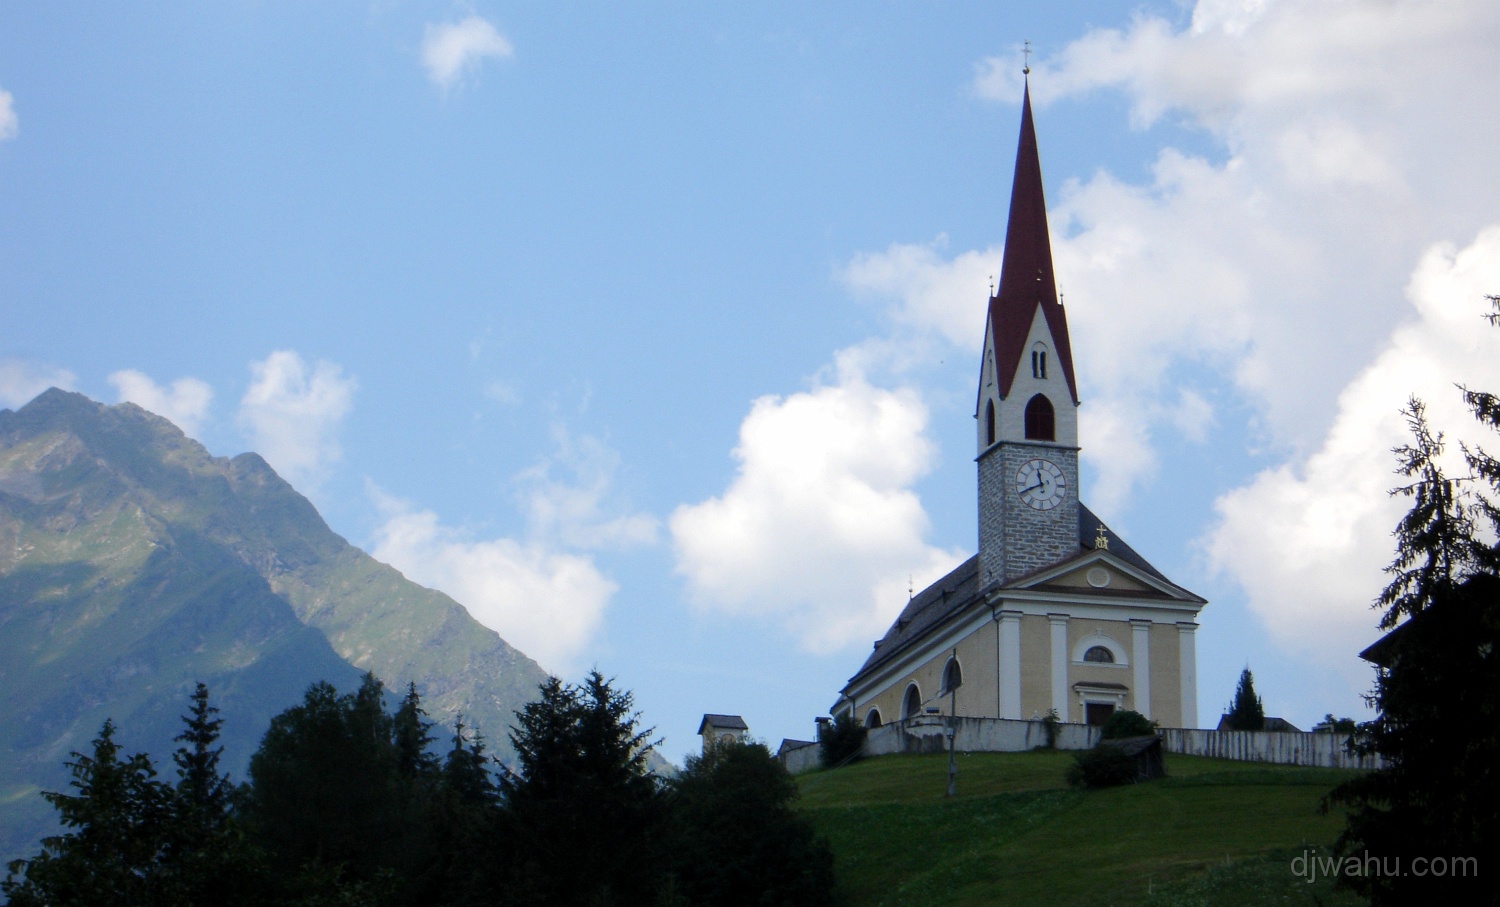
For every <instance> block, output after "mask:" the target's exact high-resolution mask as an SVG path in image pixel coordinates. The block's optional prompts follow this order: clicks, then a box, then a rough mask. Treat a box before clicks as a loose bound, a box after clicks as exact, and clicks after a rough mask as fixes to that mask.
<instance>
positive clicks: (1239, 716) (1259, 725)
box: [1225, 665, 1266, 731]
mask: <svg viewBox="0 0 1500 907" xmlns="http://www.w3.org/2000/svg"><path fill="white" fill-rule="evenodd" d="M1225 717H1226V718H1227V719H1228V725H1229V729H1230V730H1232V731H1260V730H1264V729H1265V727H1266V709H1265V706H1263V705H1261V702H1260V697H1259V696H1257V695H1256V694H1255V677H1254V676H1252V675H1251V673H1250V667H1249V665H1246V666H1245V669H1244V670H1243V671H1241V672H1240V682H1239V684H1238V685H1237V686H1236V687H1235V688H1234V701H1233V702H1232V703H1230V705H1229V711H1228V712H1227V713H1225Z"/></svg>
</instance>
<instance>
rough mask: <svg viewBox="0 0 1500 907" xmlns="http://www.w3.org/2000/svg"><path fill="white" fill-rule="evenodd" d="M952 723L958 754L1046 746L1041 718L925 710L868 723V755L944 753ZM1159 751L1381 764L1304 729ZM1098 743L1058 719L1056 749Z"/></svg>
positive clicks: (1081, 727)
mask: <svg viewBox="0 0 1500 907" xmlns="http://www.w3.org/2000/svg"><path fill="white" fill-rule="evenodd" d="M950 725H951V726H952V727H953V732H954V743H955V748H956V749H957V750H958V751H959V752H960V753H1017V752H1023V751H1025V750H1031V749H1035V748H1037V747H1039V746H1046V745H1047V728H1046V725H1045V724H1044V723H1043V722H1041V721H1017V720H1013V719H1006V718H947V717H943V716H937V715H923V716H921V717H918V718H911V719H908V720H906V721H899V722H896V723H894V724H887V725H882V726H881V727H878V728H871V729H870V734H869V736H868V737H867V738H866V740H865V750H864V752H865V755H866V756H888V755H892V754H894V753H944V752H947V751H948V748H947V743H946V742H945V736H944V735H945V731H946V729H947V728H948V727H949V726H950ZM1157 733H1159V734H1160V735H1161V747H1162V751H1163V752H1167V753H1180V754H1182V755H1187V756H1211V757H1213V758H1216V759H1237V760H1239V761H1242V762H1272V763H1276V764H1278V765H1320V766H1327V767H1332V768H1367V769H1368V768H1379V767H1380V759H1379V757H1366V758H1363V759H1361V758H1356V757H1354V756H1351V755H1349V754H1348V753H1347V752H1345V751H1344V735H1342V734H1314V733H1311V732H1307V731H1299V732H1295V733H1292V732H1285V731H1209V730H1201V729H1197V728H1163V729H1161V730H1160V731H1158V732H1157ZM1098 742H1099V728H1097V727H1090V726H1089V725H1086V724H1059V725H1058V726H1057V748H1058V749H1060V750H1086V749H1089V748H1090V747H1092V746H1093V745H1094V744H1096V743H1098ZM819 749H820V747H817V746H809V747H803V748H802V749H797V750H792V751H791V752H789V753H787V754H786V755H785V756H784V757H783V762H784V763H785V765H786V767H787V770H788V771H790V772H792V773H793V774H796V773H798V772H803V771H808V770H810V769H813V768H816V767H817V766H818V751H819Z"/></svg>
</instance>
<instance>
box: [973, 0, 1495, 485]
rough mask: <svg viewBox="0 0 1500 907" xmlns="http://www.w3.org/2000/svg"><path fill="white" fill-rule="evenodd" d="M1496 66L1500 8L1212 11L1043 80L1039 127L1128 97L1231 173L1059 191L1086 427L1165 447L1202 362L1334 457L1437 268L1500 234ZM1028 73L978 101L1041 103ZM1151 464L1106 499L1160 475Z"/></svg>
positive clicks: (1050, 68) (1169, 163)
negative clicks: (1138, 431)
mask: <svg viewBox="0 0 1500 907" xmlns="http://www.w3.org/2000/svg"><path fill="white" fill-rule="evenodd" d="M1497 42H1500V7H1497V6H1495V5H1494V4H1492V3H1486V2H1478V0H1469V2H1453V3H1444V4H1441V5H1434V4H1431V3H1423V2H1417V0H1394V2H1389V3H1378V4H1375V3H1367V4H1358V3H1334V2H1325V0H1278V2H1272V0H1238V2H1237V0H1202V2H1199V3H1198V4H1197V6H1196V8H1195V9H1194V11H1193V16H1192V23H1191V25H1190V26H1188V27H1187V28H1184V29H1181V30H1179V29H1176V28H1175V27H1174V26H1172V25H1171V24H1169V23H1167V22H1165V21H1164V20H1162V19H1158V18H1151V17H1143V18H1137V19H1136V20H1134V21H1133V22H1132V24H1131V25H1130V26H1128V27H1126V28H1123V29H1100V30H1095V31H1093V32H1090V33H1088V34H1086V35H1085V36H1083V37H1082V38H1080V39H1078V40H1077V41H1074V42H1072V43H1070V44H1068V45H1067V46H1065V47H1063V48H1062V49H1061V50H1059V51H1058V52H1057V53H1056V54H1054V55H1051V56H1049V57H1047V58H1045V59H1039V60H1035V61H1034V62H1033V65H1032V75H1031V87H1032V100H1033V102H1034V103H1035V104H1036V105H1037V107H1038V110H1039V111H1045V108H1046V107H1047V105H1048V104H1052V103H1057V102H1058V101H1059V100H1061V99H1064V98H1067V97H1070V96H1076V95H1080V94H1084V93H1088V92H1092V91H1099V90H1117V91H1121V92H1123V93H1124V94H1125V96H1126V97H1127V99H1128V101H1129V103H1130V105H1131V110H1132V119H1133V122H1134V123H1135V125H1137V126H1138V127H1141V128H1145V127H1147V126H1149V125H1151V124H1152V123H1154V122H1156V121H1157V120H1159V119H1162V118H1163V117H1167V116H1171V117H1174V118H1176V119H1178V120H1180V121H1181V122H1183V123H1185V124H1186V125H1188V126H1189V127H1191V128H1194V129H1197V130H1200V131H1201V132H1202V133H1204V134H1206V135H1207V136H1208V137H1209V138H1210V139H1211V140H1213V141H1214V142H1216V143H1217V144H1218V146H1219V149H1220V150H1221V152H1222V159H1218V160H1214V159H1210V158H1208V157H1201V156H1197V155H1191V154H1186V153H1183V152H1181V151H1179V150H1176V149H1173V148H1170V147H1168V148H1163V149H1162V150H1161V151H1160V153H1159V154H1158V156H1157V159H1156V161H1155V163H1154V166H1153V168H1152V178H1151V180H1150V181H1149V182H1148V183H1146V184H1144V185H1137V184H1131V183H1126V182H1123V181H1121V180H1120V179H1119V178H1118V177H1116V176H1113V175H1111V174H1109V173H1106V172H1102V171H1101V172H1099V173H1097V174H1095V175H1093V176H1092V177H1090V178H1088V179H1087V180H1084V181H1081V182H1071V183H1066V184H1064V185H1063V186H1062V188H1061V191H1054V193H1053V198H1052V199H1051V201H1052V205H1051V218H1052V228H1053V250H1054V257H1055V259H1056V263H1057V273H1058V276H1059V280H1060V286H1061V288H1062V289H1064V290H1065V291H1066V293H1067V298H1068V300H1069V308H1070V314H1071V315H1072V316H1073V317H1072V318H1070V322H1071V325H1072V328H1073V339H1074V348H1075V356H1076V358H1077V361H1078V366H1079V369H1080V372H1081V375H1080V378H1081V386H1082V392H1083V394H1084V397H1085V403H1086V405H1085V407H1084V412H1083V414H1082V417H1083V418H1084V419H1085V420H1086V422H1087V420H1088V419H1089V418H1090V417H1089V415H1088V410H1089V409H1090V408H1091V407H1095V406H1100V407H1101V408H1104V409H1106V410H1109V409H1113V410H1116V411H1120V412H1131V413H1135V414H1137V418H1145V419H1150V420H1156V421H1157V422H1158V423H1159V424H1158V425H1157V426H1156V427H1154V428H1153V429H1152V430H1151V431H1148V432H1147V433H1146V435H1145V437H1146V438H1147V441H1146V443H1147V444H1148V445H1149V444H1150V443H1151V442H1150V440H1149V437H1150V435H1151V434H1153V433H1154V432H1155V431H1156V430H1158V429H1159V428H1162V427H1167V426H1171V427H1173V428H1176V429H1179V430H1180V429H1181V427H1182V426H1181V425H1180V424H1178V423H1179V419H1178V418H1176V417H1175V416H1173V415H1172V414H1173V413H1174V412H1175V413H1178V414H1179V415H1180V414H1181V410H1180V406H1179V404H1180V401H1174V400H1173V399H1172V395H1173V394H1175V393H1176V391H1175V389H1174V388H1173V387H1172V385H1171V382H1170V381H1168V380H1166V379H1167V376H1168V375H1169V374H1171V370H1172V366H1173V365H1174V364H1176V363H1183V362H1186V363H1192V364H1196V365H1207V366H1209V367H1210V368H1215V369H1218V370H1220V371H1221V372H1223V373H1224V374H1226V375H1227V376H1229V377H1231V378H1232V379H1233V381H1234V382H1235V383H1236V385H1237V386H1238V389H1239V391H1240V392H1241V393H1243V394H1244V395H1245V396H1246V397H1247V399H1248V400H1249V402H1250V403H1251V405H1252V407H1253V408H1254V409H1256V410H1257V411H1258V414H1259V416H1260V417H1261V418H1260V419H1259V421H1258V422H1257V429H1258V430H1259V431H1263V432H1264V433H1265V438H1263V439H1261V440H1263V441H1269V442H1271V444H1272V447H1273V448H1279V449H1282V450H1288V451H1291V452H1293V453H1295V452H1297V451H1306V450H1308V449H1311V448H1312V447H1313V446H1315V445H1317V444H1318V443H1320V438H1322V436H1323V434H1324V433H1325V430H1326V428H1327V426H1328V425H1329V423H1330V420H1332V419H1333V417H1334V416H1335V413H1336V407H1335V401H1337V400H1338V398H1339V394H1340V392H1341V391H1342V389H1343V388H1344V387H1345V386H1346V385H1348V384H1349V383H1350V382H1351V381H1353V380H1354V379H1355V378H1356V376H1358V375H1359V374H1360V373H1361V371H1362V370H1363V369H1364V368H1365V367H1366V366H1367V364H1368V363H1369V362H1370V360H1371V357H1373V356H1374V355H1376V354H1377V352H1378V351H1379V350H1380V349H1381V348H1382V346H1383V345H1384V344H1385V342H1386V339H1387V338H1388V337H1389V336H1390V334H1391V332H1392V331H1393V330H1395V329H1396V327H1397V326H1398V324H1399V323H1400V322H1401V320H1402V318H1404V317H1405V313H1406V312H1407V311H1408V310H1407V308H1406V303H1405V301H1404V300H1403V298H1402V296H1401V293H1400V288H1401V286H1402V285H1403V283H1404V282H1405V280H1406V278H1407V276H1408V274H1409V273H1410V272H1411V269H1412V268H1413V267H1414V266H1415V265H1416V263H1417V260H1418V257H1419V256H1420V254H1421V251H1422V249H1423V248H1424V247H1425V246H1427V245H1428V244H1429V243H1431V242H1432V241H1433V240H1434V239H1437V238H1442V237H1463V236H1472V235H1474V232H1475V231H1476V230H1478V229H1479V228H1480V227H1482V226H1483V225H1484V224H1486V223H1488V222H1490V220H1491V219H1492V218H1493V216H1494V215H1493V213H1494V211H1496V210H1500V183H1497V182H1496V181H1495V180H1494V179H1493V178H1492V173H1493V163H1492V161H1491V160H1490V157H1491V156H1492V155H1491V153H1490V152H1489V151H1488V150H1487V149H1493V148H1494V147H1495V146H1496V145H1497V144H1500V121H1496V120H1495V119H1494V118H1492V117H1481V116H1475V115H1474V113H1473V112H1474V111H1475V110H1489V109H1493V108H1495V107H1496V106H1500V55H1496V54H1495V53H1494V52H1493V48H1494V47H1495V46H1496V44H1497ZM1019 64H1020V60H1019V57H1018V56H1017V55H1014V54H1013V55H1011V56H1008V57H1005V58H991V59H988V60H985V61H983V62H982V63H981V64H980V65H979V67H978V70H977V73H976V77H975V81H974V89H975V90H976V92H977V93H978V94H979V95H981V96H984V97H990V98H994V99H998V100H1004V101H1007V102H1011V103H1013V102H1015V101H1017V100H1019V98H1020V90H1021V81H1020V66H1019ZM1038 118H1039V121H1040V122H1039V123H1038V129H1039V132H1040V133H1041V134H1042V143H1043V148H1044V154H1045V147H1046V135H1047V127H1046V117H1045V113H1044V112H1043V113H1039V114H1038ZM959 257H961V256H959ZM943 329H944V330H945V331H946V330H949V328H948V327H947V326H946V324H945V326H944V328H943ZM1332 338H1337V339H1336V341H1335V340H1333V339H1332ZM1106 421H1108V420H1106ZM1091 447H1095V445H1094V443H1093V442H1092V440H1089V439H1088V438H1086V439H1085V447H1084V456H1085V457H1089V456H1090V455H1091V450H1090V448H1091ZM1147 453H1149V448H1148V451H1147ZM1137 454H1139V451H1137ZM1135 460H1136V462H1137V463H1139V464H1143V468H1141V469H1138V470H1136V472H1135V477H1134V478H1133V479H1132V478H1131V476H1129V475H1126V473H1127V472H1128V470H1117V471H1116V472H1117V473H1118V475H1117V478H1116V479H1109V478H1108V477H1104V478H1103V479H1101V483H1100V484H1101V486H1104V488H1103V494H1104V496H1113V497H1115V498H1116V499H1117V500H1120V501H1124V500H1126V499H1128V496H1129V492H1130V485H1131V483H1133V482H1135V481H1139V480H1140V479H1141V478H1144V477H1147V476H1149V475H1150V470H1149V461H1150V457H1149V456H1147V457H1141V456H1136V457H1135ZM1119 479H1123V480H1126V481H1127V484H1126V486H1125V487H1121V486H1119V485H1118V484H1111V483H1112V482H1117V480H1119Z"/></svg>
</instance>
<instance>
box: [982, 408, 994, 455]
mask: <svg viewBox="0 0 1500 907" xmlns="http://www.w3.org/2000/svg"><path fill="white" fill-rule="evenodd" d="M984 443H985V446H986V447H988V446H989V445H991V444H994V443H995V401H994V400H986V401H984Z"/></svg>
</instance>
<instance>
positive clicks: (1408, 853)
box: [1324, 297, 1500, 904]
mask: <svg viewBox="0 0 1500 907" xmlns="http://www.w3.org/2000/svg"><path fill="white" fill-rule="evenodd" d="M1491 302H1492V303H1496V305H1497V309H1500V299H1497V298H1496V297H1491ZM1490 317H1491V320H1492V321H1494V320H1495V316H1494V315H1492V316H1490ZM1463 393H1464V399H1465V401H1466V402H1467V403H1468V405H1469V407H1470V409H1471V410H1472V412H1473V413H1474V415H1475V417H1476V418H1477V419H1478V420H1479V422H1480V423H1481V424H1483V425H1486V426H1488V427H1489V428H1491V429H1492V430H1494V429H1500V402H1497V400H1496V398H1495V396H1494V395H1492V394H1488V393H1483V392H1478V391H1473V390H1469V389H1464V392H1463ZM1406 416H1407V420H1408V423H1409V424H1410V427H1411V431H1412V443H1411V444H1409V445H1406V446H1404V447H1401V448H1398V449H1397V450H1396V454H1397V456H1398V458H1399V461H1400V469H1399V471H1400V473H1401V474H1402V475H1403V476H1405V477H1406V478H1407V480H1408V481H1407V483H1406V484H1404V485H1402V486H1400V487H1398V488H1396V489H1395V491H1394V492H1393V493H1394V494H1398V495H1401V496H1404V497H1408V498H1410V499H1411V500H1412V507H1411V510H1410V511H1409V512H1408V513H1407V515H1406V516H1405V517H1404V518H1403V519H1402V520H1401V522H1400V524H1399V525H1398V526H1397V528H1396V532H1395V536H1396V543H1397V551H1396V557H1395V559H1394V560H1393V561H1392V563H1391V566H1390V567H1389V568H1387V571H1388V572H1389V573H1390V574H1391V582H1390V584H1389V585H1388V586H1387V587H1386V590H1385V592H1384V593H1383V594H1382V595H1381V596H1380V598H1379V600H1378V601H1377V603H1376V607H1380V608H1383V609H1384V613H1383V614H1382V616H1381V621H1380V626H1381V628H1382V629H1390V630H1391V631H1392V632H1390V633H1389V634H1387V635H1386V637H1385V638H1384V639H1382V640H1381V641H1380V642H1379V643H1377V644H1376V646H1374V647H1372V648H1371V650H1370V654H1371V657H1372V659H1374V660H1375V661H1376V662H1377V664H1378V667H1377V670H1376V678H1375V689H1374V691H1373V692H1372V693H1371V695H1370V697H1369V701H1370V704H1371V705H1372V706H1374V707H1375V708H1376V709H1377V710H1378V714H1377V715H1376V717H1375V719H1374V720H1373V721H1370V722H1366V723H1364V724H1362V725H1360V728H1359V732H1358V734H1357V735H1356V737H1355V741H1354V746H1355V749H1356V750H1357V751H1359V752H1362V753H1365V754H1378V755H1379V756H1381V757H1383V759H1384V767H1383V768H1381V769H1380V770H1379V771H1375V772H1370V773H1368V774H1365V775H1362V776H1360V777H1359V778H1356V779H1354V780H1352V781H1349V782H1346V783H1345V784H1343V785H1341V786H1340V787H1338V788H1337V789H1335V790H1334V791H1333V793H1331V794H1330V795H1329V796H1328V798H1327V799H1326V800H1325V801H1324V806H1325V808H1327V807H1331V806H1344V807H1347V808H1348V825H1347V827H1346V829H1345V831H1344V833H1343V834H1342V835H1341V837H1340V839H1339V850H1340V853H1341V854H1343V855H1344V856H1346V857H1354V858H1356V859H1361V860H1364V859H1366V858H1374V859H1376V860H1379V861H1381V866H1382V867H1391V868H1394V867H1395V866H1396V865H1397V864H1396V861H1397V860H1399V861H1400V866H1401V867H1402V868H1404V869H1405V870H1407V871H1406V872H1404V873H1402V874H1392V873H1388V872H1380V873H1367V874H1359V875H1353V874H1350V875H1345V876H1343V880H1344V881H1345V882H1346V883H1347V884H1349V885H1351V886H1352V887H1354V888H1355V889H1356V890H1358V891H1360V892H1361V893H1363V894H1365V895H1366V896H1368V897H1369V898H1370V899H1371V901H1372V903H1375V904H1405V903H1416V902H1419V901H1421V902H1428V903H1437V902H1443V901H1458V900H1459V899H1460V898H1461V899H1463V900H1464V901H1465V902H1475V901H1478V902H1480V903H1500V893H1497V889H1496V888H1495V887H1494V886H1493V885H1488V884H1485V883H1483V882H1482V881H1481V883H1480V884H1478V885H1476V884H1473V882H1474V876H1475V875H1476V872H1480V873H1482V872H1487V871H1488V869H1489V864H1490V863H1492V862H1493V860H1494V855H1495V854H1496V853H1500V547H1497V544H1496V542H1495V539H1496V537H1497V535H1500V509H1497V504H1496V500H1497V496H1496V495H1497V492H1500V464H1497V462H1496V460H1495V459H1494V458H1493V457H1492V456H1490V455H1489V454H1487V453H1486V452H1485V451H1484V450H1483V449H1482V448H1478V447H1475V448H1469V447H1464V448H1463V454H1464V461H1465V463H1466V465H1467V466H1468V470H1469V474H1468V475H1466V476H1462V477H1458V478H1452V477H1449V476H1448V475H1447V474H1446V473H1445V472H1444V470H1443V468H1442V466H1441V464H1440V462H1439V457H1440V455H1441V454H1442V451H1443V441H1442V436H1441V435H1440V434H1436V433H1434V432H1433V431H1432V430H1431V428H1430V427H1429V426H1428V424H1427V420H1426V414H1425V412H1424V410H1423V407H1422V405H1421V403H1420V402H1419V401H1416V400H1412V401H1411V403H1410V404H1409V406H1408V408H1407V411H1406ZM1480 525H1483V526H1484V527H1485V531H1484V532H1481V531H1479V526H1480ZM1434 857H1437V858H1443V859H1445V860H1451V859H1452V858H1456V857H1474V858H1477V860H1478V861H1479V862H1478V863H1477V864H1469V865H1468V866H1467V867H1466V870H1465V871H1464V872H1463V873H1460V872H1456V871H1454V869H1453V867H1454V865H1455V864H1453V863H1451V862H1450V863H1446V864H1445V866H1446V868H1448V870H1449V871H1448V872H1446V873H1445V874H1444V875H1442V876H1437V875H1435V874H1433V873H1431V872H1428V873H1426V874H1422V875H1418V874H1416V873H1414V872H1412V871H1411V870H1412V869H1413V868H1414V866H1415V865H1416V863H1415V862H1414V861H1416V860H1419V859H1431V858H1434ZM1427 865H1431V864H1427Z"/></svg>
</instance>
